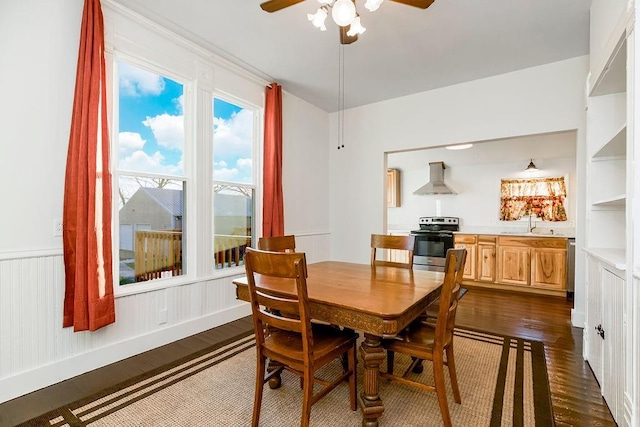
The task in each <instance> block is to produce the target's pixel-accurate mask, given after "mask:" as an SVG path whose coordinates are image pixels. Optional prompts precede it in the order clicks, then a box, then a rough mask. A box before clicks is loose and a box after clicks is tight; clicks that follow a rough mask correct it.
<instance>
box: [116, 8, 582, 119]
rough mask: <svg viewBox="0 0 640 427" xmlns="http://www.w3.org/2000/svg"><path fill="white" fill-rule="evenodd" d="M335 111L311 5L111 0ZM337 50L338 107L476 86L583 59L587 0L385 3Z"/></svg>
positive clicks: (330, 61)
mask: <svg viewBox="0 0 640 427" xmlns="http://www.w3.org/2000/svg"><path fill="white" fill-rule="evenodd" d="M112 1H114V2H117V3H120V4H122V5H124V6H125V7H127V8H129V9H131V10H133V11H135V12H138V13H140V14H141V15H144V16H146V17H147V18H149V19H151V20H153V21H155V22H157V23H159V24H161V25H162V26H164V27H167V28H169V29H171V30H174V31H175V32H178V33H180V34H182V35H183V36H185V37H186V38H188V39H190V40H192V41H194V42H196V43H198V44H200V45H203V46H204V47H207V48H209V49H210V50H212V51H213V52H214V53H216V54H218V55H221V56H222V57H224V58H226V59H230V60H232V61H233V62H236V63H238V64H241V65H242V66H244V67H246V68H248V69H249V70H251V71H253V72H255V73H257V74H258V75H259V76H261V77H262V78H264V79H265V81H276V82H278V83H279V84H281V85H282V87H283V89H284V90H285V91H287V92H289V93H291V94H293V95H296V96H298V97H300V98H302V99H304V100H306V101H308V102H310V103H312V104H314V105H316V106H318V107H320V108H322V109H323V110H325V111H329V112H333V111H336V110H338V109H339V108H338V105H339V103H338V85H339V80H338V75H339V72H338V70H339V68H338V60H339V55H340V43H339V36H338V27H337V26H336V25H335V23H334V22H333V21H331V18H329V19H327V28H328V30H327V31H325V32H321V31H319V30H317V29H316V28H314V27H313V26H312V25H311V24H310V23H309V22H308V21H307V17H306V14H307V13H314V12H315V10H316V9H317V7H318V2H317V1H316V0H306V1H303V2H302V3H298V4H297V5H294V6H291V7H289V8H286V9H283V10H280V11H278V12H275V13H267V12H264V11H263V10H262V9H260V3H261V2H262V0H180V1H178V0H112ZM356 4H357V7H358V12H359V13H360V15H361V19H362V24H363V26H365V27H366V28H367V31H366V32H365V33H364V34H363V35H361V36H360V38H359V40H358V41H357V42H355V43H353V44H351V45H348V46H345V47H344V63H345V68H344V76H345V99H344V102H345V107H346V108H351V107H356V106H360V105H365V104H369V103H372V102H377V101H381V100H385V99H391V98H396V97H399V96H404V95H408V94H411V93H416V92H422V91H425V90H430V89H434V88H438V87H443V86H449V85H452V84H457V83H461V82H465V81H471V80H476V79H479V78H484V77H489V76H492V75H497V74H502V73H507V72H511V71H515V70H519V69H523V68H529V67H533V66H536V65H541V64H547V63H550V62H555V61H560V60H563V59H568V58H573V57H576V56H581V55H586V54H588V53H589V7H590V4H591V0H436V1H435V3H434V4H433V5H432V6H431V7H429V8H428V9H426V10H422V9H418V8H414V7H411V6H406V5H403V4H399V3H394V2H393V1H390V0H385V1H384V3H383V4H382V6H381V7H380V9H378V10H377V11H375V12H369V11H368V10H366V9H365V8H364V0H356Z"/></svg>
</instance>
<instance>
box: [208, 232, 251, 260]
mask: <svg viewBox="0 0 640 427" xmlns="http://www.w3.org/2000/svg"><path fill="white" fill-rule="evenodd" d="M249 245H251V236H238V235H235V234H226V235H225V234H215V235H214V236H213V246H214V254H215V255H214V262H215V267H216V268H225V267H232V266H234V265H240V263H241V262H242V260H243V257H244V250H245V248H246V247H247V246H249Z"/></svg>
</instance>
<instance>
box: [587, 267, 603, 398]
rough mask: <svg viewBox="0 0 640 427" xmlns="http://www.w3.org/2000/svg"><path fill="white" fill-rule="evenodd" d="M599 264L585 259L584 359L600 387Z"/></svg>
mask: <svg viewBox="0 0 640 427" xmlns="http://www.w3.org/2000/svg"><path fill="white" fill-rule="evenodd" d="M600 274H601V268H600V263H599V262H598V261H597V260H596V259H594V258H592V257H587V286H586V288H587V313H586V319H585V330H584V334H585V338H586V343H585V344H586V346H585V347H586V351H585V358H586V359H587V361H588V362H589V366H591V370H592V371H593V375H594V376H595V377H596V380H597V381H598V384H600V387H602V357H603V348H604V346H603V341H602V340H603V339H602V338H601V337H600V335H599V334H598V330H599V329H602V280H601V278H600Z"/></svg>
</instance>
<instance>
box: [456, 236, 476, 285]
mask: <svg viewBox="0 0 640 427" xmlns="http://www.w3.org/2000/svg"><path fill="white" fill-rule="evenodd" d="M455 247H456V248H465V249H466V250H467V261H466V262H465V264H464V273H463V276H462V277H463V279H464V280H476V235H475V234H456V236H455Z"/></svg>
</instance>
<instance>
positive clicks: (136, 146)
mask: <svg viewBox="0 0 640 427" xmlns="http://www.w3.org/2000/svg"><path fill="white" fill-rule="evenodd" d="M145 142H147V141H146V140H144V139H142V136H140V134H139V133H137V132H120V133H119V134H118V148H119V151H120V154H125V153H130V152H131V151H134V150H141V149H142V147H144V144H145Z"/></svg>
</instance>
